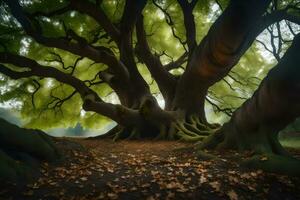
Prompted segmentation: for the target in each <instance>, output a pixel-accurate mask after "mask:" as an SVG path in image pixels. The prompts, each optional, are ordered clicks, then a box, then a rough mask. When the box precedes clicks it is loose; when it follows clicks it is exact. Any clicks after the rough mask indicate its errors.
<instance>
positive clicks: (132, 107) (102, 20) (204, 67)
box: [0, 0, 297, 140]
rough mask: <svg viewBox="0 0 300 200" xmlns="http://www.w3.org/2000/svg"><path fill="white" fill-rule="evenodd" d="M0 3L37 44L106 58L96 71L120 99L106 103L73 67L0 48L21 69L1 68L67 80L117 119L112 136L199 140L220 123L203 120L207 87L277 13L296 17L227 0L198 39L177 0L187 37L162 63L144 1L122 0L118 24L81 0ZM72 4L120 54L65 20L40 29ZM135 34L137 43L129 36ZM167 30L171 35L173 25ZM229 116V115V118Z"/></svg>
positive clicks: (252, 1) (88, 104)
mask: <svg viewBox="0 0 300 200" xmlns="http://www.w3.org/2000/svg"><path fill="white" fill-rule="evenodd" d="M4 2H5V3H6V4H7V5H8V7H9V9H10V11H11V13H12V15H13V16H14V17H15V18H16V19H17V20H18V21H19V23H20V24H21V26H22V28H23V29H24V31H25V33H26V34H27V35H28V36H30V37H31V38H33V39H34V40H35V41H36V42H38V43H39V44H41V45H44V46H46V47H49V48H58V49H62V50H64V51H68V52H70V53H72V54H75V55H78V56H81V57H86V58H88V59H90V60H93V61H95V63H103V64H105V65H107V67H108V68H107V69H106V70H104V71H101V72H99V73H98V74H96V76H99V78H100V79H101V81H103V82H105V83H106V84H108V85H109V86H110V87H111V88H112V89H113V90H114V91H115V93H116V94H117V95H118V97H119V99H120V102H121V105H114V104H111V103H107V102H105V101H104V100H102V99H101V97H100V96H99V95H98V94H97V93H96V92H95V91H93V89H91V88H90V87H89V86H88V85H87V84H86V82H85V81H84V80H80V79H78V78H77V77H76V76H73V74H68V73H65V72H64V71H61V70H58V69H56V68H52V67H49V66H43V65H41V64H40V63H38V62H36V61H34V60H32V59H29V58H26V57H24V56H20V55H13V54H12V53H8V52H1V53H0V62H1V63H4V64H12V65H15V66H16V67H19V68H20V69H21V70H19V71H18V70H14V69H11V68H9V67H7V66H5V65H0V72H2V73H3V74H6V75H7V76H9V77H11V78H13V79H20V78H28V77H32V76H39V77H50V78H54V79H56V80H57V81H59V82H61V83H64V84H68V85H70V86H72V87H73V88H74V89H75V90H76V92H77V93H79V94H80V96H81V98H82V101H83V106H82V108H83V109H84V110H86V111H91V112H96V113H98V114H101V115H103V116H106V117H108V118H110V119H112V120H114V121H115V122H117V123H118V126H117V127H116V128H115V129H113V130H112V131H110V132H109V134H108V135H109V136H113V137H114V138H115V139H117V138H128V137H130V138H140V137H150V138H172V139H174V138H182V139H185V140H199V139H203V138H205V137H207V135H209V134H211V133H213V132H215V131H216V129H217V128H218V127H217V126H214V125H210V124H209V123H208V122H207V120H206V117H205V110H204V106H205V105H204V104H205V98H206V95H207V91H208V89H209V87H210V86H212V85H213V84H215V83H216V82H218V81H219V80H221V79H222V78H224V77H225V76H226V75H227V74H228V73H229V72H230V70H231V69H232V68H233V67H234V66H235V65H236V63H237V62H238V61H239V60H240V58H241V57H242V55H243V54H244V53H245V52H246V50H247V49H248V48H249V47H250V46H251V44H252V43H253V41H254V40H255V38H256V37H257V35H258V34H259V33H260V32H261V31H262V30H264V29H265V28H267V27H268V26H269V25H270V24H272V23H274V22H277V21H280V20H282V19H287V18H288V19H289V20H294V18H290V17H289V14H288V13H287V11H286V10H284V11H283V12H279V13H275V14H274V13H271V14H267V13H266V10H267V8H268V6H269V4H270V2H271V0H265V1H262V0H248V1H243V0H231V1H230V3H229V4H228V6H227V7H226V9H225V10H224V12H223V13H222V15H221V16H220V17H219V18H218V19H217V20H216V22H215V23H214V24H213V25H212V27H211V28H210V30H209V32H208V34H207V35H206V36H205V37H204V39H203V40H202V41H201V42H200V44H197V42H196V35H197V34H196V27H195V21H194V15H193V9H194V8H195V5H196V4H197V0H192V1H186V0H177V3H178V4H179V6H180V8H181V10H182V12H183V17H184V20H183V23H184V26H185V29H186V41H185V42H182V40H180V41H181V42H182V44H183V45H184V46H185V48H186V52H185V53H183V55H182V56H181V57H180V58H178V59H177V60H175V61H173V62H170V63H168V64H166V65H163V64H162V62H161V60H160V57H159V55H157V53H153V50H152V49H151V47H150V46H149V44H148V41H147V33H146V31H145V28H144V23H143V9H144V7H145V6H146V4H147V1H146V0H143V1H132V0H126V1H125V5H124V10H123V15H122V17H121V19H120V23H119V24H118V25H116V24H114V23H113V22H111V21H110V19H109V18H108V16H106V14H105V12H104V10H103V9H102V8H101V6H98V5H96V4H94V3H92V2H87V1H83V0H71V1H70V2H69V4H67V5H65V7H62V8H60V9H58V10H54V11H52V12H48V13H43V12H40V11H38V12H35V13H27V12H26V11H24V9H23V8H22V6H21V5H20V4H19V2H18V1H17V0H4ZM155 2H156V1H153V4H154V5H155V6H157V8H158V9H160V10H162V11H163V12H164V13H165V15H166V16H165V17H166V22H167V23H168V25H170V27H171V29H172V30H173V28H174V27H172V26H173V25H174V24H173V22H172V20H171V17H170V15H168V14H167V11H166V10H164V9H163V8H162V7H161V6H160V5H159V4H158V3H155ZM71 10H72V11H74V10H75V11H78V12H80V13H82V14H85V15H88V16H90V17H92V18H94V19H95V21H96V22H97V23H98V24H99V25H101V27H102V28H103V30H104V31H105V32H106V34H107V35H108V37H110V39H111V41H113V43H114V44H115V48H117V49H118V53H119V56H118V55H115V53H114V51H112V50H111V49H109V48H107V47H104V46H99V45H95V44H94V43H88V41H87V39H85V38H83V37H82V36H79V35H78V34H76V33H75V32H74V31H73V30H72V29H71V28H67V27H65V29H67V30H65V37H49V36H45V34H44V33H43V29H42V27H41V26H40V25H39V23H43V22H42V21H41V20H40V17H41V16H42V17H45V16H46V17H53V16H55V15H61V14H64V13H66V12H68V11H71ZM37 21H38V22H39V23H36V22H37ZM294 21H295V20H294ZM296 22H297V21H296ZM134 33H135V34H136V44H135V42H134V40H133V37H134ZM173 34H174V36H175V32H174V30H173ZM175 37H177V38H178V36H175ZM98 40H100V38H98ZM134 45H135V46H134ZM186 46H187V47H186ZM137 60H139V61H140V62H142V63H143V64H145V66H146V67H147V68H148V70H149V72H150V74H151V76H152V77H153V79H154V80H155V82H156V83H157V85H158V88H159V90H160V92H161V94H162V96H163V98H164V100H165V102H166V108H165V109H162V108H160V107H159V106H158V103H157V101H156V99H155V98H154V97H153V95H152V94H151V92H150V89H149V86H148V84H147V83H146V81H145V80H144V79H143V76H142V75H141V74H140V73H139V70H138V67H137ZM183 63H186V64H187V67H186V70H185V72H184V73H183V74H182V75H181V76H180V77H176V76H174V75H173V74H172V73H170V72H169V70H171V69H175V68H178V67H179V66H181V65H182V64H183ZM241 112H242V111H241ZM235 118H236V117H235V116H234V117H233V119H232V120H235ZM226 126H228V125H226Z"/></svg>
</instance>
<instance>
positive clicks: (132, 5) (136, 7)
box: [119, 0, 150, 100]
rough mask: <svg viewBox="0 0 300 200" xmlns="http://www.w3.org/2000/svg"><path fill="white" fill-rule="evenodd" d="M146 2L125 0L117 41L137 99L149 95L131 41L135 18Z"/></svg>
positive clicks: (143, 0)
mask: <svg viewBox="0 0 300 200" xmlns="http://www.w3.org/2000/svg"><path fill="white" fill-rule="evenodd" d="M146 2H147V1H146V0H139V1H133V0H126V2H125V7H124V11H123V15H122V19H121V25H120V32H121V35H122V37H121V38H120V43H119V50H120V59H121V61H122V62H123V63H124V64H125V65H126V67H127V69H128V71H129V74H130V80H131V83H132V85H134V88H133V90H134V93H135V94H134V95H136V97H137V99H139V100H141V98H142V97H143V96H145V95H150V90H149V86H148V84H147V83H146V81H145V80H144V79H143V77H142V76H141V74H140V73H139V71H138V69H137V65H136V62H135V56H134V48H133V43H132V33H133V29H134V26H135V25H136V21H137V18H138V16H140V14H141V12H142V10H143V9H144V7H145V5H146Z"/></svg>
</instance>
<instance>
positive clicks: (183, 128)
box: [174, 116, 219, 142]
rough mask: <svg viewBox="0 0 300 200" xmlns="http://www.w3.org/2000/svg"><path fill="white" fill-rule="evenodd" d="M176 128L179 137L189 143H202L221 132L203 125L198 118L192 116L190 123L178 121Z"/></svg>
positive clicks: (175, 124)
mask: <svg viewBox="0 0 300 200" xmlns="http://www.w3.org/2000/svg"><path fill="white" fill-rule="evenodd" d="M174 127H175V128H176V135H177V137H178V138H179V139H181V140H183V141H187V142H196V141H202V140H203V139H205V138H207V137H208V136H210V135H212V134H214V133H215V132H216V131H217V130H219V128H211V127H210V126H209V125H206V124H203V123H201V122H200V120H199V118H198V117H196V116H191V117H190V119H189V120H188V121H180V120H178V121H176V122H175V123H174Z"/></svg>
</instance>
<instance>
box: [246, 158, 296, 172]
mask: <svg viewBox="0 0 300 200" xmlns="http://www.w3.org/2000/svg"><path fill="white" fill-rule="evenodd" d="M242 166H244V167H247V168H254V169H262V170H264V171H267V172H273V173H280V174H285V175H290V176H300V160H298V159H295V158H292V157H288V156H281V155H276V154H262V155H255V156H253V157H252V158H250V159H248V160H246V161H243V162H242Z"/></svg>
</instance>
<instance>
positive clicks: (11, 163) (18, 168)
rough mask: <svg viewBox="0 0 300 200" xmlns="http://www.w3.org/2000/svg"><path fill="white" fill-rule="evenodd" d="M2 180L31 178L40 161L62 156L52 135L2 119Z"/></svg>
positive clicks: (0, 150) (0, 172)
mask: <svg viewBox="0 0 300 200" xmlns="http://www.w3.org/2000/svg"><path fill="white" fill-rule="evenodd" d="M0 128H1V129H0V180H1V181H17V180H23V179H29V178H30V177H33V176H34V172H36V171H38V170H36V168H37V167H38V166H39V162H40V161H42V160H44V161H55V160H57V159H58V158H60V154H59V153H58V149H57V148H56V147H55V144H54V143H53V140H52V138H51V137H50V136H48V135H46V134H45V133H44V132H42V131H38V130H30V129H23V128H20V127H18V126H15V125H13V124H10V123H8V122H7V121H5V120H3V119H0Z"/></svg>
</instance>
